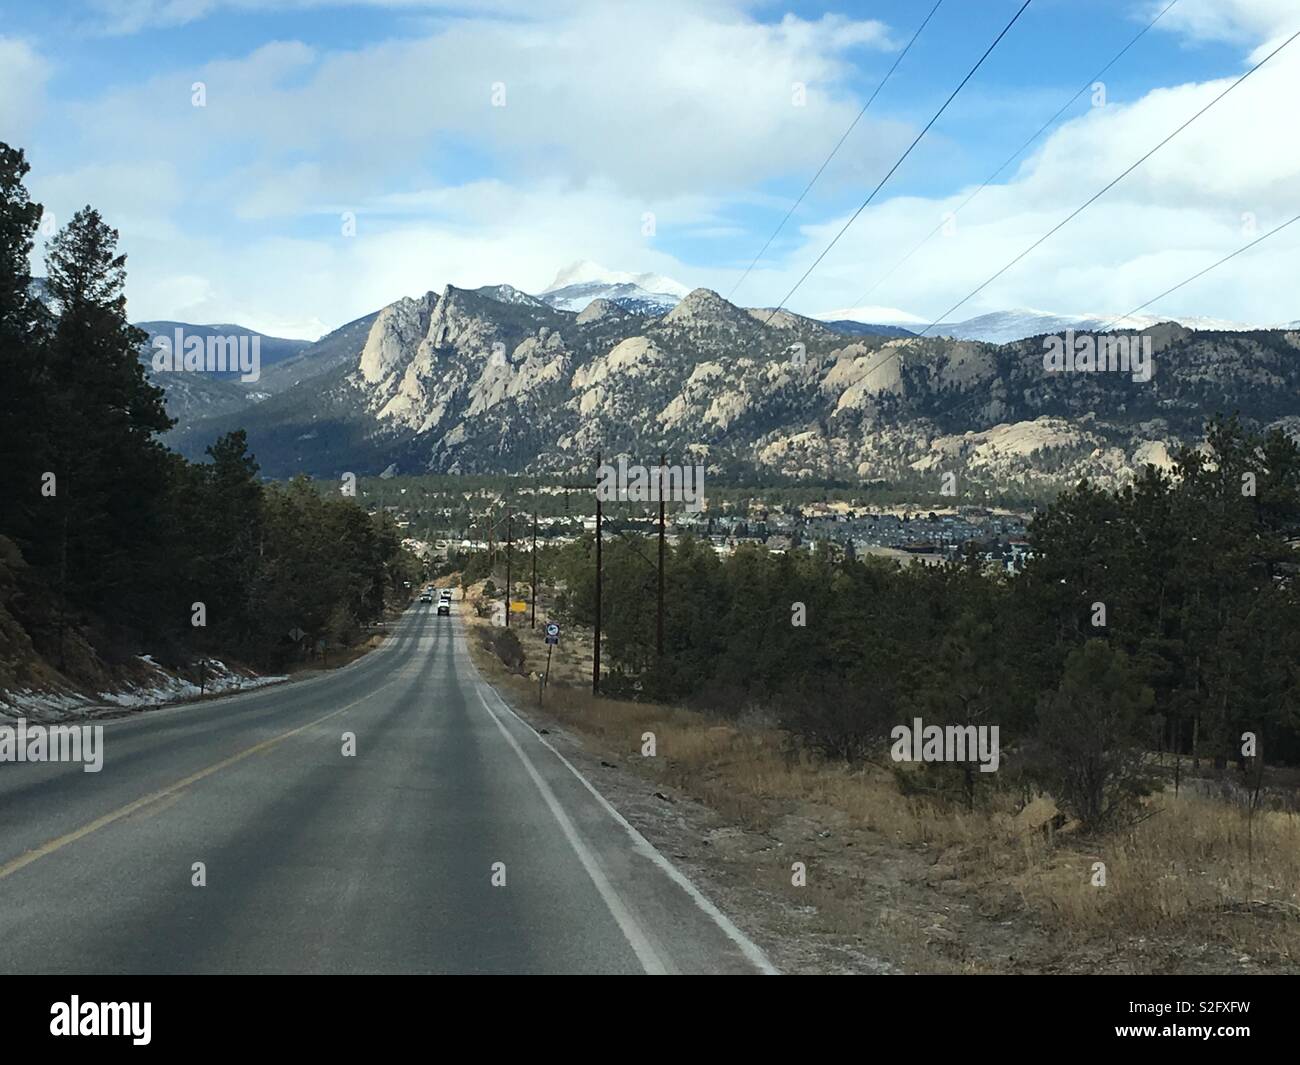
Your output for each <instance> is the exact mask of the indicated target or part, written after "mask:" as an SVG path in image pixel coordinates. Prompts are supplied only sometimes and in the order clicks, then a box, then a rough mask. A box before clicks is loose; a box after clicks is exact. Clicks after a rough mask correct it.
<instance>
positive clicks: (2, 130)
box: [0, 35, 50, 145]
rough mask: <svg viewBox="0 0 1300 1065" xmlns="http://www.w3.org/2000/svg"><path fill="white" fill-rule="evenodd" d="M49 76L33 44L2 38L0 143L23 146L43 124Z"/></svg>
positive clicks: (46, 65) (0, 41) (0, 51)
mask: <svg viewBox="0 0 1300 1065" xmlns="http://www.w3.org/2000/svg"><path fill="white" fill-rule="evenodd" d="M49 73H50V71H49V64H48V63H46V61H45V60H44V59H43V58H42V57H41V56H40V54H39V53H37V51H36V50H35V49H34V48H33V47H32V46H31V45H30V44H28V43H27V42H26V41H22V40H18V39H17V38H14V37H5V36H2V35H0V141H4V142H5V143H7V144H15V145H16V144H21V143H23V141H24V140H25V139H26V134H27V132H28V130H30V129H32V128H33V127H34V126H35V125H36V123H37V122H38V121H39V120H40V118H41V115H42V112H43V109H44V97H45V82H46V80H47V78H48V77H49Z"/></svg>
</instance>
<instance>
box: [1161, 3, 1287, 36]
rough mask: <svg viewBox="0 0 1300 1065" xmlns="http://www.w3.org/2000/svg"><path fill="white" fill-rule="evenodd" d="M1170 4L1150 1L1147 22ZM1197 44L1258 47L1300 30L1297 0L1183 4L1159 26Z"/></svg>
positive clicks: (1172, 11) (1173, 9) (1171, 12)
mask: <svg viewBox="0 0 1300 1065" xmlns="http://www.w3.org/2000/svg"><path fill="white" fill-rule="evenodd" d="M1167 3H1168V0H1150V3H1149V5H1148V6H1149V8H1150V10H1149V13H1148V15H1147V17H1148V18H1151V17H1154V16H1155V14H1156V13H1157V12H1158V11H1159V10H1160V9H1161V8H1163V7H1164V6H1165V5H1166V4H1167ZM1157 25H1158V26H1159V27H1160V28H1161V29H1162V30H1164V31H1166V32H1171V31H1172V32H1176V33H1181V34H1184V35H1185V36H1187V37H1189V38H1190V39H1192V40H1195V41H1219V42H1227V43H1229V44H1256V43H1260V42H1267V41H1273V40H1275V39H1277V38H1279V37H1283V36H1289V35H1290V34H1292V33H1294V32H1295V31H1296V30H1297V29H1300V10H1297V7H1296V4H1295V2H1294V0H1181V2H1180V3H1178V4H1176V5H1175V6H1174V7H1173V8H1172V9H1171V10H1170V11H1169V13H1168V14H1167V15H1165V16H1164V17H1163V18H1162V19H1161V20H1160V22H1159V23H1158V24H1157Z"/></svg>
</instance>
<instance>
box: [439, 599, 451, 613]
mask: <svg viewBox="0 0 1300 1065" xmlns="http://www.w3.org/2000/svg"><path fill="white" fill-rule="evenodd" d="M444 614H445V615H446V616H447V617H451V600H450V599H439V600H438V616H439V617H442V616H443V615H444Z"/></svg>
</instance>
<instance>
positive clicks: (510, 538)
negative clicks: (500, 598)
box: [506, 503, 514, 629]
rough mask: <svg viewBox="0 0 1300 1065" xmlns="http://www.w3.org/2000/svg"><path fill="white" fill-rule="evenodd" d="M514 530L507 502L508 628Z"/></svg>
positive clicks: (508, 623)
mask: <svg viewBox="0 0 1300 1065" xmlns="http://www.w3.org/2000/svg"><path fill="white" fill-rule="evenodd" d="M513 547H514V530H513V529H512V528H511V525H510V504H509V503H507V504H506V628H507V629H508V628H510V613H511V611H510V563H511V561H512V560H513V551H512V550H511V549H512V548H513Z"/></svg>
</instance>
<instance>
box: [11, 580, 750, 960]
mask: <svg viewBox="0 0 1300 1065" xmlns="http://www.w3.org/2000/svg"><path fill="white" fill-rule="evenodd" d="M435 609H436V608H435V606H434V605H432V604H429V605H422V604H421V605H417V606H415V607H413V608H412V609H411V610H410V611H409V612H408V613H407V614H406V615H405V616H404V617H403V619H402V620H401V622H400V623H399V625H398V626H397V627H396V628H395V630H394V633H393V635H392V636H391V637H390V638H389V639H388V641H387V642H386V643H385V644H384V645H383V646H382V647H381V648H380V649H378V650H376V651H374V652H372V653H370V654H369V655H367V656H365V657H364V658H362V659H360V660H358V661H357V662H355V663H353V664H352V665H351V666H349V667H347V668H345V669H342V670H338V671H336V672H334V673H331V674H326V675H320V676H317V677H313V678H312V679H309V680H304V681H301V682H297V683H290V684H283V685H278V686H276V687H272V688H267V689H263V690H261V691H254V692H249V693H246V694H243V695H237V696H233V697H229V698H223V699H220V700H214V701H211V702H206V703H197V704H192V705H190V706H182V707H176V708H173V709H168V710H159V711H153V712H149V713H143V714H140V715H139V716H136V717H132V718H128V719H121V720H118V721H111V722H107V723H105V724H104V740H103V743H104V754H103V758H104V763H103V769H102V770H101V771H100V772H98V773H86V772H83V770H82V767H81V766H80V765H78V764H66V763H65V764H49V763H3V764H0V972H5V973H414V972H439V973H480V972H483V973H487V972H493V973H640V972H650V973H673V972H690V973H697V972H698V973H713V972H728V973H746V972H750V973H752V972H759V971H764V970H765V969H770V967H769V966H768V964H767V962H766V961H765V959H764V958H763V956H762V954H761V953H760V952H759V951H758V949H757V948H756V947H754V946H753V944H751V943H750V942H749V941H748V940H746V939H745V937H744V936H743V935H742V934H741V933H739V932H738V931H737V930H736V929H735V927H734V926H733V925H732V924H731V923H730V922H729V921H728V920H727V918H726V917H724V916H723V915H722V914H720V913H719V912H718V911H717V910H716V909H715V908H714V907H713V906H712V904H711V903H709V902H708V901H707V900H706V899H704V898H703V897H702V896H701V895H700V894H699V892H698V891H696V890H695V888H694V887H693V885H691V884H690V883H689V881H687V880H686V878H685V877H684V876H682V874H681V873H680V872H678V871H677V870H676V869H675V868H674V867H673V866H672V865H671V864H670V863H669V862H668V861H667V860H665V859H664V858H663V857H662V856H661V855H660V854H659V853H658V852H657V851H655V850H654V848H652V847H651V846H650V845H649V843H647V842H646V841H645V840H644V839H643V838H641V837H640V836H639V835H638V834H637V833H636V832H635V830H634V829H632V828H631V827H630V826H629V825H627V824H626V823H625V822H623V821H622V819H621V818H620V817H619V816H618V815H617V814H616V813H615V812H614V810H613V809H612V808H611V807H609V805H608V804H607V803H605V801H604V800H603V799H602V798H601V797H600V796H599V795H598V794H597V793H596V791H595V789H594V788H592V787H591V786H590V785H589V784H588V783H587V782H586V781H585V780H583V779H582V778H581V777H580V776H579V775H578V774H577V772H576V771H575V770H573V769H572V768H571V767H570V766H569V765H568V764H567V763H566V762H565V761H564V760H563V759H562V757H561V756H560V755H559V754H558V753H557V752H555V751H554V750H552V749H551V748H550V747H549V745H548V744H547V743H546V741H545V738H544V737H542V736H539V735H538V734H537V733H536V732H535V731H534V730H533V729H532V728H531V727H529V726H528V725H526V724H525V723H524V722H523V721H521V720H520V719H519V718H517V717H515V716H514V714H513V713H511V712H510V710H509V709H508V708H507V707H506V706H505V704H504V703H503V702H502V701H501V699H500V698H499V697H498V696H497V695H496V693H495V692H494V691H493V690H492V689H491V688H490V687H489V686H488V685H486V684H485V683H483V681H482V680H481V679H480V678H479V676H478V673H477V671H476V669H475V668H474V665H473V663H472V662H471V660H470V658H469V655H468V652H467V650H466V647H465V637H464V631H463V629H462V627H461V625H460V623H459V621H458V620H457V619H456V618H454V617H453V618H445V617H444V618H439V617H437V616H436V613H435ZM346 733H351V734H353V735H354V736H355V752H356V753H355V755H353V756H346V755H345V754H344V746H345V734H346ZM197 862H202V863H203V873H204V879H205V883H204V885H203V886H196V885H195V884H194V879H195V871H194V867H195V863H197ZM494 876H495V879H496V880H498V881H500V880H501V879H502V878H504V884H500V885H494V883H493V880H494Z"/></svg>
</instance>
